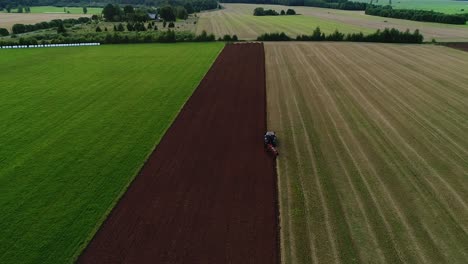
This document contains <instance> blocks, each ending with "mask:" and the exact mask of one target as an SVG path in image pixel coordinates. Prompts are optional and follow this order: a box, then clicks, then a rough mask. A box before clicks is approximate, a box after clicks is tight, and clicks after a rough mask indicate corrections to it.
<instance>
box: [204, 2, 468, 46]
mask: <svg viewBox="0 0 468 264" xmlns="http://www.w3.org/2000/svg"><path fill="white" fill-rule="evenodd" d="M222 5H223V7H225V9H222V10H217V11H211V12H204V13H200V14H199V16H200V19H199V21H198V23H197V27H196V32H197V33H200V32H201V31H203V30H206V31H207V32H209V33H214V34H215V35H216V36H223V35H224V34H230V35H232V34H236V35H237V36H238V37H239V38H240V39H256V38H257V36H259V35H260V34H263V33H270V32H285V33H287V34H288V35H290V36H292V37H295V36H297V35H299V34H311V33H312V31H313V30H314V29H315V28H316V27H320V29H321V30H322V31H323V32H326V33H332V32H333V31H335V30H336V29H338V30H339V31H341V32H343V33H358V32H363V33H365V34H368V33H373V32H375V31H376V30H377V29H384V28H396V29H399V30H402V31H405V30H406V29H410V30H411V31H414V30H416V29H419V30H420V31H421V33H422V34H423V35H424V37H425V40H426V41H431V40H432V39H435V40H437V41H468V25H447V24H438V23H426V22H417V21H409V20H402V19H392V18H384V17H375V16H368V15H366V14H364V12H362V11H344V10H334V9H326V8H314V7H303V6H294V7H291V6H280V5H256V4H222ZM256 7H263V8H265V9H274V10H276V11H278V12H279V11H281V10H287V9H288V8H293V9H294V10H295V11H296V12H297V13H298V14H300V15H296V16H263V17H258V16H253V10H254V9H255V8H256Z"/></svg>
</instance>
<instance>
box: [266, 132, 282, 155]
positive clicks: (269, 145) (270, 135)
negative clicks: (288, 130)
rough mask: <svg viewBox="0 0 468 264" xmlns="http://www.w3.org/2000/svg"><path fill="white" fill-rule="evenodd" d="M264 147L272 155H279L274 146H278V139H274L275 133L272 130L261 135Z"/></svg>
mask: <svg viewBox="0 0 468 264" xmlns="http://www.w3.org/2000/svg"><path fill="white" fill-rule="evenodd" d="M263 140H264V145H265V149H266V150H267V151H268V152H269V153H271V154H272V155H273V156H274V157H276V156H278V155H279V152H278V150H277V149H276V147H277V146H278V141H277V139H276V134H275V132H273V131H268V132H266V133H265V136H263Z"/></svg>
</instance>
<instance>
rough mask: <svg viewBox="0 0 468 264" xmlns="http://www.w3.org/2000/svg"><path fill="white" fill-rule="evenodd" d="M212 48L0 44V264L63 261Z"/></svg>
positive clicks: (161, 127) (199, 74) (154, 138)
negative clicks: (7, 46) (15, 46)
mask: <svg viewBox="0 0 468 264" xmlns="http://www.w3.org/2000/svg"><path fill="white" fill-rule="evenodd" d="M222 47H223V44H222V43H209V44H208V43H205V44H199V43H184V44H142V45H111V46H98V47H74V48H43V49H21V50H0V80H1V85H0V93H1V95H2V96H0V212H1V213H0V263H68V262H73V261H74V259H75V258H76V257H77V255H78V254H79V253H80V251H81V250H82V249H83V248H84V247H85V246H86V244H87V242H88V241H89V240H90V239H91V238H92V236H93V234H94V233H95V232H96V230H97V229H98V228H99V226H100V224H101V223H102V221H103V220H104V219H105V217H106V215H107V214H108V213H109V212H110V210H111V208H112V207H113V205H114V204H115V203H116V201H117V199H118V198H119V197H120V195H121V194H122V193H123V192H124V191H125V190H126V188H127V186H128V185H129V184H130V182H131V180H132V179H133V178H134V177H135V175H136V174H137V172H138V170H139V169H140V168H141V166H142V165H143V163H144V161H145V160H146V158H147V157H148V155H149V154H150V153H151V151H152V150H153V149H154V147H155V146H156V145H157V143H158V142H159V141H160V139H161V137H162V136H163V134H164V133H165V131H166V130H167V128H168V127H169V126H170V124H171V123H172V121H173V120H174V118H175V117H176V115H177V114H178V112H179V111H180V109H181V107H182V106H183V104H184V103H185V101H186V100H187V99H188V98H189V96H190V95H191V94H192V92H193V91H194V89H195V88H196V87H197V85H198V83H199V82H200V81H201V79H202V78H203V76H204V75H205V73H206V72H207V70H208V69H209V67H210V66H211V64H212V63H213V61H214V60H215V58H216V56H217V55H218V54H219V52H220V51H221V49H222Z"/></svg>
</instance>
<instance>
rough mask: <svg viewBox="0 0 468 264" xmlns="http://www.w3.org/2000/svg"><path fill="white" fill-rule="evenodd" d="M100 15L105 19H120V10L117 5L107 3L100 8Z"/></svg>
mask: <svg viewBox="0 0 468 264" xmlns="http://www.w3.org/2000/svg"><path fill="white" fill-rule="evenodd" d="M102 15H103V16H104V18H105V19H106V20H107V21H120V20H121V19H122V10H121V9H120V7H119V6H118V5H112V4H108V5H106V6H105V7H104V9H103V10H102Z"/></svg>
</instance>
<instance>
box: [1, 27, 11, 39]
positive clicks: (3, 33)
mask: <svg viewBox="0 0 468 264" xmlns="http://www.w3.org/2000/svg"><path fill="white" fill-rule="evenodd" d="M8 35H10V32H8V29H6V28H0V36H3V37H4V36H8Z"/></svg>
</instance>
